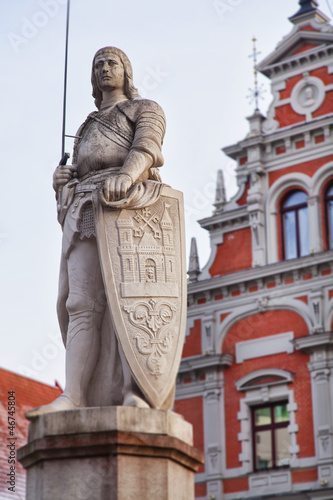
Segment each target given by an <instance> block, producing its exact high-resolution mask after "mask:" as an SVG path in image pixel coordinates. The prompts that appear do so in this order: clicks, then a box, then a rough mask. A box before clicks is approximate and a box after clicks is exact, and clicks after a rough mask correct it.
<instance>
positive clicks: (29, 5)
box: [0, 0, 333, 386]
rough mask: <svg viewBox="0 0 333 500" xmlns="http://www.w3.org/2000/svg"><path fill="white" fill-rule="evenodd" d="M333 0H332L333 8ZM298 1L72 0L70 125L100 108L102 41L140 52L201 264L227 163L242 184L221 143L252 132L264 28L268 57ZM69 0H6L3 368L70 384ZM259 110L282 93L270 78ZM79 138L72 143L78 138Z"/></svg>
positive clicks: (138, 76)
mask: <svg viewBox="0 0 333 500" xmlns="http://www.w3.org/2000/svg"><path fill="white" fill-rule="evenodd" d="M332 4H333V2H332V0H320V8H321V10H322V11H323V12H324V13H325V14H326V15H327V16H328V17H332V15H331V12H330V10H331V11H332V7H333V5H332ZM297 10H298V2H297V0H169V1H168V2H162V1H161V0H160V1H159V0H140V2H139V1H135V0H132V1H131V0H122V1H121V2H115V1H112V0H94V1H93V2H92V1H89V0H71V17H70V33H69V66H68V98H67V127H66V132H67V134H73V135H74V134H75V132H76V130H77V128H78V127H79V125H80V124H81V123H82V122H83V121H84V120H85V118H86V115H87V114H88V113H90V112H91V111H93V110H94V102H93V98H92V97H91V85H90V72H91V62H92V58H93V55H94V53H95V52H96V51H97V50H98V49H99V48H101V47H103V46H106V45H113V46H116V47H119V48H120V49H122V50H123V51H124V52H125V53H126V54H127V55H128V57H129V58H130V60H131V62H132V65H133V70H134V83H135V85H136V86H137V87H138V88H139V89H140V91H141V94H142V96H143V97H147V98H149V99H153V100H155V101H157V102H158V103H159V104H160V105H161V106H162V107H163V109H164V111H165V114H166V118H167V133H166V137H165V141H164V149H163V154H164V158H165V164H164V166H163V167H162V169H161V175H162V178H163V181H164V182H166V183H167V184H170V185H171V186H173V187H174V188H176V189H179V190H181V191H183V192H184V197H185V206H186V232H187V246H188V248H189V244H190V239H191V237H192V236H196V237H197V241H198V247H199V258H200V264H201V266H202V267H203V265H204V264H205V262H206V261H207V260H208V256H209V238H208V234H207V232H206V231H205V230H203V229H201V228H200V226H199V224H198V223H197V222H196V220H197V219H200V218H203V217H205V216H209V215H210V214H211V213H212V208H213V207H212V203H213V202H214V189H215V179H216V173H217V170H218V169H222V170H223V171H224V175H225V182H226V187H227V194H228V196H229V197H230V196H231V195H233V194H234V193H235V190H236V185H235V180H234V175H233V170H234V165H233V162H232V161H231V160H230V159H228V158H227V157H226V156H225V155H224V153H223V152H221V148H222V147H224V146H227V145H230V144H233V143H234V142H237V141H238V140H241V139H243V138H244V137H245V135H246V134H247V132H248V122H247V121H246V118H245V117H246V116H249V115H250V114H251V113H252V111H253V109H254V106H253V104H249V102H248V99H247V98H246V96H248V95H249V88H251V87H252V86H253V70H252V60H251V58H250V57H249V54H251V52H252V41H251V40H252V38H253V36H254V35H255V36H256V38H257V40H258V41H257V49H258V51H260V52H261V54H260V55H259V57H258V60H259V61H260V60H261V59H262V58H264V57H266V55H268V54H269V53H270V52H272V51H273V50H274V48H275V46H276V44H277V43H278V42H279V41H280V40H281V39H282V37H283V36H285V35H287V34H288V33H289V31H290V30H291V29H292V24H291V23H290V22H289V21H288V17H290V16H291V15H293V14H295V12H296V11H297ZM65 24H66V0H2V2H1V10H0V27H1V28H0V30H1V41H2V44H1V45H2V49H1V56H2V57H1V59H2V64H1V67H2V72H1V77H0V87H1V92H0V99H1V111H2V120H1V140H2V148H1V152H2V154H1V157H2V166H1V176H2V186H3V189H2V195H1V201H0V203H1V206H0V266H1V267H0V273H1V287H0V318H1V319H0V325H1V337H0V339H1V340H0V342H1V344H0V366H1V367H4V368H7V369H9V370H12V371H14V372H18V373H22V374H25V375H28V376H31V377H33V378H35V379H37V380H40V381H43V382H47V383H50V384H53V383H54V380H55V379H57V380H58V381H59V382H60V384H61V385H62V386H63V385H64V380H65V377H64V348H63V346H62V345H61V340H60V333H59V328H58V322H57V317H56V312H55V305H56V297H57V282H58V265H59V258H60V248H61V228H60V226H59V225H58V223H57V220H56V205H55V199H54V192H53V190H52V187H51V184H52V174H53V171H54V169H55V167H56V165H57V164H58V161H59V159H60V155H61V124H62V98H63V97H62V96H63V71H64V43H65ZM259 83H260V84H262V85H263V87H264V88H265V89H266V92H265V94H264V96H265V98H264V100H262V101H261V102H260V109H261V111H262V112H263V114H265V113H266V111H267V108H268V105H269V103H270V101H271V95H270V88H269V81H268V80H267V79H266V78H265V77H264V76H259ZM72 146H73V144H72V140H70V139H69V140H68V141H67V143H66V150H68V151H70V152H71V150H72Z"/></svg>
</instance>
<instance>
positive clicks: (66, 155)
mask: <svg viewBox="0 0 333 500" xmlns="http://www.w3.org/2000/svg"><path fill="white" fill-rule="evenodd" d="M69 157H70V154H69V153H64V156H63V157H62V158H61V160H60V162H59V165H66V163H67V160H68V158H69Z"/></svg>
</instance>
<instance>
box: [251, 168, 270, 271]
mask: <svg viewBox="0 0 333 500" xmlns="http://www.w3.org/2000/svg"><path fill="white" fill-rule="evenodd" d="M262 174H263V172H262V171H261V170H258V171H254V172H253V173H252V174H251V187H250V189H249V190H248V196H247V210H248V212H249V215H250V226H251V232H252V265H253V267H256V266H263V265H265V264H266V248H265V226H264V223H265V221H264V217H265V215H264V196H263V193H264V176H263V175H262Z"/></svg>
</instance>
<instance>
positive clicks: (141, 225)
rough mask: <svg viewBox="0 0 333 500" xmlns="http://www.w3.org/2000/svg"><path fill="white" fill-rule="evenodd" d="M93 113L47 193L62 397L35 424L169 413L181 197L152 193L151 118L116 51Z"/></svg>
mask: <svg viewBox="0 0 333 500" xmlns="http://www.w3.org/2000/svg"><path fill="white" fill-rule="evenodd" d="M91 80H92V87H93V97H94V98H95V104H96V107H97V109H98V111H95V112H93V113H91V114H90V115H89V116H88V117H87V119H86V121H85V122H84V123H83V124H82V125H81V127H80V128H79V130H78V132H77V139H76V141H75V144H74V152H73V162H72V165H65V166H59V167H57V169H56V171H55V173H54V178H53V181H54V182H53V186H54V189H55V191H56V196H57V205H58V219H59V222H60V223H61V225H62V228H63V245H62V257H61V267H60V279H59V296H58V304H57V310H58V317H59V324H60V329H61V333H62V337H63V341H64V345H65V347H66V386H65V389H64V392H63V394H62V395H61V396H60V397H59V398H58V399H56V400H55V401H54V402H52V403H50V404H49V405H45V406H42V407H39V408H35V409H33V410H29V411H28V412H27V414H26V415H27V418H30V419H33V418H35V417H37V416H39V415H41V414H43V413H48V412H53V411H60V410H66V409H74V408H81V407H85V406H111V405H124V406H135V407H143V408H147V407H152V408H159V409H171V408H172V405H173V397H174V385H175V377H176V374H177V370H178V367H179V362H180V357H181V351H182V346H183V342H184V330H185V318H186V279H185V276H186V272H185V264H184V227H183V223H184V221H183V205H182V196H181V193H179V192H178V191H175V190H173V189H171V188H170V187H168V186H166V185H164V184H162V182H161V179H160V176H159V172H158V169H159V167H161V166H162V165H163V157H162V154H161V147H162V142H163V137H164V133H165V117H164V113H163V110H162V109H161V107H160V106H159V105H158V104H157V103H156V102H153V101H150V100H148V99H142V98H140V96H139V94H138V91H137V89H136V88H135V87H134V84H133V77H132V67H131V64H130V61H129V60H128V58H127V56H126V55H125V54H124V53H123V52H122V51H121V50H119V49H117V48H114V47H105V48H103V49H101V50H99V51H98V52H97V53H96V55H95V57H94V60H93V65H92V77H91Z"/></svg>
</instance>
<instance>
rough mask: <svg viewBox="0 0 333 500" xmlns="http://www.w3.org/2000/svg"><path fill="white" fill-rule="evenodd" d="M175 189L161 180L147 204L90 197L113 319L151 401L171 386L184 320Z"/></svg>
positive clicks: (158, 403) (161, 398) (179, 202)
mask: <svg viewBox="0 0 333 500" xmlns="http://www.w3.org/2000/svg"><path fill="white" fill-rule="evenodd" d="M183 213H184V209H183V198H182V193H180V192H179V191H175V190H174V189H171V188H170V187H167V186H163V188H162V191H161V195H160V196H159V198H158V199H157V201H155V202H154V203H153V204H152V205H149V206H144V207H143V208H138V209H129V208H123V209H113V208H108V207H105V206H102V204H101V203H100V202H95V216H96V230H97V240H98V246H99V251H100V259H101V265H102V271H103V276H104V284H105V290H106V294H107V298H108V304H109V307H110V311H111V316H112V320H113V326H114V328H115V331H116V334H117V337H118V340H119V341H120V343H121V346H122V348H123V351H124V353H125V356H126V359H127V361H128V363H129V365H130V368H131V370H132V373H133V376H134V378H135V380H136V381H137V383H138V385H139V387H140V388H141V390H142V392H143V394H144V395H145V396H146V398H147V400H148V401H149V403H150V404H151V406H152V407H153V408H161V407H163V403H164V402H165V401H166V400H167V398H168V397H169V396H170V393H171V392H172V391H173V387H174V383H175V378H176V375H177V371H178V368H179V363H180V359H181V353H182V349H183V343H184V334H185V323H186V265H185V231H184V216H183Z"/></svg>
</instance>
